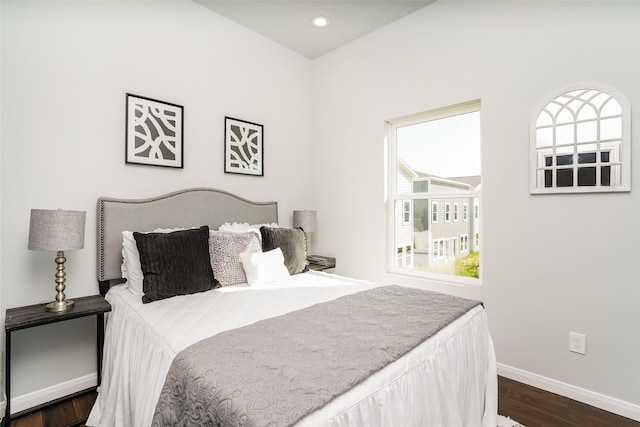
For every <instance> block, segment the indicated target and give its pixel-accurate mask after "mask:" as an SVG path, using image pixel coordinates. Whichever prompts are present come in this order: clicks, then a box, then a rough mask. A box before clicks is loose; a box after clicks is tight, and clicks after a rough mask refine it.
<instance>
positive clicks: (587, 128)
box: [577, 121, 598, 142]
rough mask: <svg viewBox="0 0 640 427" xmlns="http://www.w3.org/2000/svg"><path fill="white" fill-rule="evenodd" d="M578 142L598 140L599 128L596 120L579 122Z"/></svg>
mask: <svg viewBox="0 0 640 427" xmlns="http://www.w3.org/2000/svg"><path fill="white" fill-rule="evenodd" d="M577 140H578V142H589V141H597V140H598V128H597V126H596V122H595V121H589V122H584V123H578V138H577Z"/></svg>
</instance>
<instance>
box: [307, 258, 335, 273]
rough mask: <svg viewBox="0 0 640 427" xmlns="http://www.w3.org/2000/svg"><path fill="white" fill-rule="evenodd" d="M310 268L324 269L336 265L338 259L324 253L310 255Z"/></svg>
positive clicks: (315, 269)
mask: <svg viewBox="0 0 640 427" xmlns="http://www.w3.org/2000/svg"><path fill="white" fill-rule="evenodd" d="M308 261H309V270H314V271H322V270H329V269H332V268H335V267H336V259H335V258H332V257H328V256H324V255H309V257H308Z"/></svg>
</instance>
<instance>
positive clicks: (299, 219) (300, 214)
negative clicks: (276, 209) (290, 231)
mask: <svg viewBox="0 0 640 427" xmlns="http://www.w3.org/2000/svg"><path fill="white" fill-rule="evenodd" d="M316 225H317V219H316V211H307V210H304V211H293V226H294V227H300V228H302V229H303V230H304V232H305V233H312V232H314V231H316Z"/></svg>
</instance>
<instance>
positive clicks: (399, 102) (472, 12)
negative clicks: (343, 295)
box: [312, 1, 640, 417]
mask: <svg viewBox="0 0 640 427" xmlns="http://www.w3.org/2000/svg"><path fill="white" fill-rule="evenodd" d="M639 28H640V3H637V2H609V3H608V2H590V3H586V2H456V1H451V2H449V1H445V2H443V1H438V2H437V3H433V4H431V5H429V6H427V7H426V8H424V9H422V10H419V11H417V12H415V13H413V14H411V15H409V16H407V17H405V18H403V19H401V20H399V21H396V22H395V23H392V24H391V25H388V26H386V27H384V28H382V29H380V30H379V31H377V32H375V33H373V34H370V35H368V36H366V37H363V38H361V39H359V40H357V41H355V42H353V43H351V44H349V45H347V46H345V47H343V48H341V49H340V50H338V51H334V52H332V53H330V54H328V55H325V56H323V57H321V58H319V59H317V60H315V61H314V64H313V70H312V72H313V80H312V87H313V95H312V96H313V99H312V112H313V125H314V127H313V132H312V138H313V145H312V155H313V158H314V169H313V182H312V186H313V188H314V190H315V191H314V197H315V204H316V205H317V206H318V209H319V212H318V216H319V218H320V217H321V218H322V223H321V224H320V225H319V232H318V233H316V234H317V236H315V239H316V240H315V243H316V248H317V252H319V253H326V254H329V255H335V256H337V265H338V268H337V272H338V273H339V274H344V275H348V276H355V277H359V278H366V279H371V280H375V281H382V282H386V283H399V284H406V285H413V286H420V287H425V288H429V289H433V290H438V291H444V292H450V293H453V294H457V295H461V296H465V297H470V298H478V299H482V300H483V301H484V302H485V306H486V307H487V309H488V313H489V318H490V326H491V333H492V336H493V339H494V341H495V346H496V351H497V358H498V362H499V363H500V364H501V366H502V368H504V369H505V370H506V372H507V373H509V372H510V373H514V372H520V371H519V370H522V371H524V373H525V374H526V375H525V377H527V376H528V378H529V379H533V378H537V376H540V378H542V379H543V382H545V381H546V383H547V385H549V384H552V383H558V384H560V385H562V386H563V387H564V388H565V389H571V388H573V390H574V391H576V390H577V391H584V393H583V397H584V396H586V395H591V396H592V397H597V398H599V397H604V398H605V400H608V402H609V403H611V404H612V405H613V406H616V404H619V405H620V406H621V407H629V408H630V409H631V411H632V412H633V411H635V413H634V414H633V415H634V416H637V417H640V406H638V405H640V364H639V363H638V360H640V329H639V328H640V327H639V325H640V280H639V277H640V268H639V267H638V266H639V265H640V263H639V260H640V221H639V220H638V218H639V217H640V198H639V197H638V194H637V192H638V191H640V178H639V177H640V172H639V171H640V154H638V153H640V145H639V141H640V132H638V131H637V129H636V130H634V135H633V143H632V145H633V148H632V151H633V152H634V157H633V159H632V168H633V171H634V173H632V177H633V178H632V188H633V191H632V192H631V193H626V194H590V195H552V196H535V197H534V196H531V195H529V181H528V179H529V170H528V166H529V119H530V117H531V115H532V113H533V110H534V108H535V107H536V105H537V104H538V103H539V102H540V101H542V100H543V99H544V98H546V97H547V96H548V95H549V94H551V93H552V92H554V91H556V90H557V89H559V88H562V87H564V86H566V85H568V84H572V83H576V82H582V81H595V82H602V83H605V84H608V85H611V86H613V87H615V88H617V89H618V90H619V91H621V92H622V93H624V94H625V95H626V97H627V98H628V99H629V100H630V102H631V104H632V106H633V111H632V121H633V123H636V124H638V123H640V108H638V106H640V78H639V76H640V31H639V30H638V29H639ZM478 98H479V99H481V102H482V109H481V121H482V171H483V183H482V188H483V212H482V215H483V222H484V224H483V230H482V236H483V242H482V244H483V246H482V251H481V253H482V261H481V262H482V286H481V287H479V288H467V287H456V286H451V285H446V284H442V283H434V282H430V281H427V280H419V279H410V278H406V277H401V276H396V275H391V274H388V273H386V252H385V245H386V229H385V214H386V212H387V210H386V205H385V186H384V185H385V183H384V175H385V167H384V165H385V163H384V162H385V149H384V135H385V126H384V122H385V120H389V119H393V118H396V117H400V116H403V115H407V114H412V113H417V112H421V111H426V110H430V109H433V108H437V107H443V106H448V105H452V104H456V103H460V102H464V101H470V100H474V99H478ZM336 207H339V208H336ZM344 236H348V238H347V239H345V237H344ZM570 331H576V332H581V333H584V334H586V336H587V354H586V355H585V356H581V355H578V354H575V353H570V352H569V351H568V337H569V332H570ZM525 379H526V378H525ZM591 392H593V393H591ZM627 403H628V404H629V405H626V404H627ZM610 409H611V408H610ZM613 409H616V408H613Z"/></svg>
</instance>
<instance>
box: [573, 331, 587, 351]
mask: <svg viewBox="0 0 640 427" xmlns="http://www.w3.org/2000/svg"><path fill="white" fill-rule="evenodd" d="M586 347H587V336H586V335H584V334H579V333H577V332H570V333H569V351H572V352H574V353H579V354H586Z"/></svg>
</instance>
